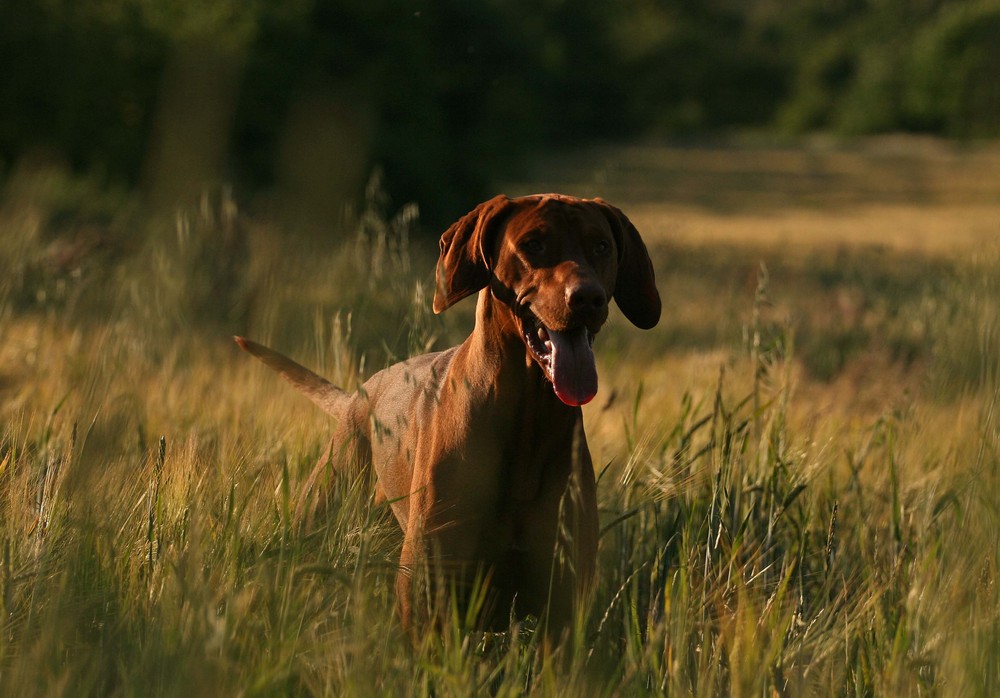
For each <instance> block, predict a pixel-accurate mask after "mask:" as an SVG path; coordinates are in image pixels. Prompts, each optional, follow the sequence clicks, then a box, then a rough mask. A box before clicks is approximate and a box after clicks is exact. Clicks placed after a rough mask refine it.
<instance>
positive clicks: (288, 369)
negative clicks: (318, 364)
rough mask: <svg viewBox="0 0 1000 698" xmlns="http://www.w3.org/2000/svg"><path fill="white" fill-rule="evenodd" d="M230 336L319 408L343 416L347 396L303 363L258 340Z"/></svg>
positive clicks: (347, 399)
mask: <svg viewBox="0 0 1000 698" xmlns="http://www.w3.org/2000/svg"><path fill="white" fill-rule="evenodd" d="M233 339H234V340H236V343H237V344H239V345H240V348H241V349H243V350H244V351H246V352H247V353H249V354H253V355H254V356H256V357H257V358H258V359H260V360H261V361H263V362H264V363H265V364H267V365H268V366H269V367H270V368H272V369H274V370H275V371H277V372H278V374H279V375H280V376H281V377H282V378H284V379H285V380H286V381H288V382H289V383H291V385H292V387H294V388H295V389H297V390H299V391H300V392H302V393H304V394H305V396H306V397H308V398H309V399H310V400H312V401H313V402H314V403H316V405H318V406H319V408H320V409H321V410H323V411H324V412H326V413H327V414H329V415H331V416H333V417H336V418H337V419H340V418H342V417H343V416H344V412H345V411H346V409H347V406H348V404H349V403H350V396H349V395H348V394H347V393H346V392H344V391H343V390H341V389H340V388H338V387H337V386H335V385H334V384H333V383H331V382H330V381H328V380H327V379H326V378H323V377H322V376H319V375H317V374H315V373H313V372H312V371H310V370H309V369H308V368H306V367H305V366H302V365H300V364H297V363H295V362H294V361H292V360H291V359H289V358H288V357H287V356H285V355H284V354H279V353H278V352H276V351H274V350H272V349H268V348H267V347H265V346H264V345H263V344H257V342H254V341H251V340H249V339H247V338H246V337H239V336H237V337H233Z"/></svg>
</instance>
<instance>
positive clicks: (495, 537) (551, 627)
mask: <svg viewBox="0 0 1000 698" xmlns="http://www.w3.org/2000/svg"><path fill="white" fill-rule="evenodd" d="M440 248H441V253H440V257H439V259H438V264H437V288H436V292H435V295H434V312H441V311H443V310H445V309H447V308H448V307H450V306H451V305H453V304H454V303H456V302H458V301H460V300H461V299H463V298H465V297H466V296H469V295H471V294H473V293H477V292H478V293H479V301H478V305H477V307H476V324H475V328H474V329H473V331H472V334H471V335H470V336H469V337H468V338H467V339H466V340H465V341H464V342H463V343H462V344H461V345H459V346H457V347H453V348H451V349H448V350H446V351H441V352H437V353H433V354H425V355H423V356H417V357H415V358H412V359H410V360H408V361H405V362H403V363H400V364H396V365H394V366H391V367H389V368H387V369H385V370H384V371H381V372H380V373H377V374H376V375H375V376H373V377H372V378H371V379H370V380H369V381H368V382H366V383H365V384H364V386H363V387H362V388H361V389H360V390H359V391H358V392H357V393H356V394H353V395H350V394H347V393H345V392H343V391H341V390H339V389H337V388H335V387H334V386H333V385H331V384H330V383H328V382H327V381H326V380H324V379H323V378H320V377H319V376H317V375H316V374H314V373H312V372H311V371H309V370H308V369H305V368H303V367H302V366H299V365H298V364H296V363H295V362H293V361H292V360H290V359H288V358H286V357H284V356H282V355H280V354H277V353H276V352H273V351H271V350H269V349H267V348H265V347H262V346H261V345H259V344H255V343H253V342H251V341H249V340H246V339H243V338H242V337H237V338H236V341H237V342H238V343H239V345H240V346H241V347H243V348H244V349H246V350H247V351H248V352H250V353H251V354H253V355H254V356H256V357H258V358H259V359H261V360H262V361H263V362H264V363H266V364H267V365H268V366H270V367H271V368H273V369H275V370H276V371H278V372H279V373H280V374H281V375H282V376H283V377H284V378H286V379H287V380H288V381H289V382H290V383H292V384H293V385H294V386H295V387H297V388H299V389H300V390H301V391H302V392H304V393H305V394H306V395H307V396H309V397H310V398H311V399H312V400H313V401H314V402H316V403H317V404H318V405H319V406H320V407H322V408H323V409H324V410H326V411H327V412H328V413H330V414H331V415H333V416H334V417H335V418H336V419H337V421H338V428H337V431H336V434H335V436H334V443H333V444H332V445H331V452H332V453H338V449H343V448H345V444H348V443H350V444H353V446H350V448H353V457H356V458H360V459H361V460H363V461H366V462H370V463H371V464H372V466H373V467H374V470H375V473H376V475H377V485H376V497H377V498H378V499H379V500H381V501H388V502H389V503H390V506H391V507H392V511H393V513H394V514H395V517H396V519H397V520H398V521H399V525H400V526H401V527H402V529H403V531H404V533H405V536H404V541H403V550H402V554H401V557H400V570H399V573H398V576H397V581H396V592H397V596H398V600H399V608H400V613H401V617H402V622H403V625H404V627H407V628H411V629H417V628H419V627H420V626H421V623H422V622H423V621H426V620H427V617H426V612H427V610H428V609H427V608H426V606H427V604H426V602H422V601H421V598H420V597H421V594H418V593H415V587H414V580H415V572H416V571H417V570H420V569H427V570H430V571H431V572H430V576H431V577H433V578H434V579H437V580H438V585H437V587H436V590H437V591H441V590H442V589H445V588H447V590H448V593H450V594H457V595H458V596H459V599H458V603H459V604H460V605H461V604H464V603H468V599H469V595H470V593H471V590H472V589H473V588H475V585H476V584H483V585H485V588H486V589H487V592H486V596H485V602H484V603H483V604H482V606H481V608H480V610H479V615H478V626H479V627H480V628H481V629H499V628H502V627H506V625H507V623H508V622H509V618H510V617H511V615H512V614H514V615H517V616H524V615H527V614H533V615H535V616H536V617H538V618H541V619H545V620H546V621H547V623H548V625H547V630H548V633H549V634H550V635H555V636H558V635H559V633H561V632H562V630H564V629H565V628H566V627H567V626H568V624H569V622H570V620H571V618H572V616H573V612H574V609H575V608H576V607H577V605H578V604H579V602H580V601H581V600H582V599H583V598H584V596H585V594H586V592H587V590H588V589H589V588H590V586H591V583H592V580H593V577H594V572H595V566H596V559H597V537H598V514H597V500H596V495H595V489H596V484H595V478H594V470H593V466H592V464H591V460H590V452H589V451H588V448H587V441H586V438H585V437H584V433H583V414H582V411H581V409H580V406H581V405H583V404H585V403H587V402H589V401H590V400H591V399H592V398H593V397H594V395H595V394H596V393H597V369H596V366H595V362H594V353H593V351H592V349H591V346H592V343H593V340H594V335H595V334H597V332H598V331H599V330H600V329H601V326H602V325H603V324H604V322H605V320H606V319H607V317H608V302H609V300H610V299H611V298H614V300H615V302H616V303H617V304H618V307H619V308H620V309H621V311H622V312H623V313H624V315H625V317H626V318H628V319H629V320H630V321H631V322H632V323H633V324H634V325H636V326H638V327H640V328H643V329H648V328H651V327H653V326H654V325H655V324H656V323H657V322H658V321H659V318H660V297H659V294H658V293H657V290H656V285H655V283H654V279H653V267H652V264H651V263H650V260H649V256H648V254H647V252H646V247H645V245H644V244H643V242H642V240H641V239H640V237H639V233H638V232H637V231H636V229H635V227H634V226H633V225H632V224H631V222H629V220H628V219H627V218H626V217H625V215H624V214H622V212H621V211H619V210H618V209H617V208H615V207H613V206H611V205H609V204H607V203H605V202H604V201H602V200H601V199H593V200H585V199H577V198H573V197H569V196H561V195H558V194H546V195H537V196H526V197H523V198H516V199H509V198H507V197H505V196H498V197H496V198H493V199H491V200H489V201H487V202H485V203H483V204H480V205H479V206H478V207H477V208H476V209H475V210H473V211H472V212H470V213H469V214H467V215H466V216H465V217H463V218H462V219H461V220H459V221H458V222H457V223H455V224H454V225H452V226H451V227H450V228H449V229H448V230H447V231H446V232H445V233H444V235H443V236H442V237H441V242H440ZM338 444H339V445H338ZM339 452H341V453H342V452H343V451H342V450H340V451H339ZM430 583H431V585H432V586H431V588H435V587H434V582H433V579H432V580H431V581H430ZM452 598H454V597H452Z"/></svg>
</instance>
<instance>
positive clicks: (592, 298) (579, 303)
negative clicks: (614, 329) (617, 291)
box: [566, 283, 608, 313]
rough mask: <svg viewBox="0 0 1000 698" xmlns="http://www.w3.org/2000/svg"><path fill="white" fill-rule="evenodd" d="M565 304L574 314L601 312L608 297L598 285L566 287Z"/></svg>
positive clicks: (583, 284) (582, 284) (585, 284)
mask: <svg viewBox="0 0 1000 698" xmlns="http://www.w3.org/2000/svg"><path fill="white" fill-rule="evenodd" d="M566 304H567V305H568V306H569V309H570V310H571V311H573V312H574V313H590V312H594V311H599V310H602V309H603V308H604V306H606V305H607V304H608V297H607V295H606V294H605V293H604V289H603V288H602V287H601V286H600V285H599V284H596V283H581V284H576V285H574V286H569V287H567V289H566Z"/></svg>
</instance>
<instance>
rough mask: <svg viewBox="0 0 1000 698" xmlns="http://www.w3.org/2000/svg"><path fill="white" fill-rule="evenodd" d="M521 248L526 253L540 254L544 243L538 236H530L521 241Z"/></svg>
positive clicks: (543, 248)
mask: <svg viewBox="0 0 1000 698" xmlns="http://www.w3.org/2000/svg"><path fill="white" fill-rule="evenodd" d="M521 249H522V250H524V251H525V252H527V253H528V254H541V253H542V252H544V251H545V243H543V242H542V241H541V240H539V239H538V238H531V239H529V240H525V241H524V242H522V243H521Z"/></svg>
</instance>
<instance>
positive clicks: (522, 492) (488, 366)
mask: <svg viewBox="0 0 1000 698" xmlns="http://www.w3.org/2000/svg"><path fill="white" fill-rule="evenodd" d="M467 341H468V344H467V346H469V348H470V349H471V351H472V352H473V353H474V355H476V356H478V357H479V358H480V360H482V363H481V364H479V365H478V369H479V370H481V371H483V372H484V373H485V374H488V375H482V376H480V378H481V380H483V381H484V383H486V384H489V385H492V386H493V388H494V390H493V391H491V392H492V395H503V396H505V397H504V399H503V400H501V401H498V402H496V404H494V405H493V409H495V410H497V411H499V412H500V413H501V415H502V416H500V418H499V419H497V420H496V424H497V425H498V426H500V427H501V428H506V429H509V430H510V431H511V434H510V435H509V437H508V438H506V439H505V441H506V443H507V444H509V446H510V450H509V451H508V452H507V453H506V454H505V459H504V460H505V462H507V464H508V467H510V471H509V473H508V477H509V480H508V487H509V488H510V491H509V497H511V499H512V500H513V501H520V502H526V501H531V500H532V499H534V497H535V496H536V495H537V493H538V491H539V487H540V483H541V481H542V479H543V478H544V477H546V475H545V473H544V472H543V471H544V470H545V469H546V467H547V464H549V463H551V462H553V460H554V458H555V456H554V454H551V453H547V452H539V450H538V449H539V446H540V445H541V446H544V445H546V444H551V443H557V444H563V443H574V442H575V441H576V440H577V438H579V436H582V426H583V412H582V410H581V409H580V408H579V407H570V406H569V405H566V404H564V403H563V402H562V401H561V400H560V399H559V398H558V397H556V394H555V391H554V390H553V388H552V384H551V383H550V382H549V381H548V379H547V378H546V377H545V373H544V372H543V371H542V369H541V367H539V366H538V364H537V363H535V361H534V359H532V358H531V357H530V355H529V354H528V348H527V347H526V346H525V344H524V339H523V338H522V337H521V329H520V324H519V323H518V321H517V318H515V317H514V313H513V311H512V310H511V308H510V307H509V306H508V305H507V304H505V303H504V302H502V301H500V300H499V299H497V298H496V297H495V296H494V295H493V294H492V293H491V292H490V291H489V289H486V290H484V291H482V292H481V293H480V295H479V299H478V303H477V306H476V326H475V329H474V330H473V332H472V334H471V335H470V337H469V339H468V340H467ZM503 425H506V426H503ZM563 432H564V433H563ZM560 433H563V434H562V436H560V437H559V438H556V439H553V438H551V437H552V436H553V435H555V434H560ZM549 469H551V468H549ZM551 475H552V473H550V476H551Z"/></svg>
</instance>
